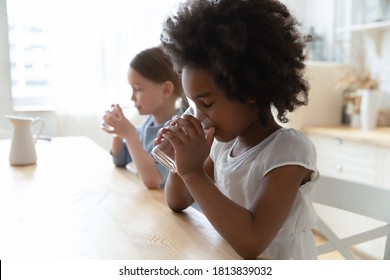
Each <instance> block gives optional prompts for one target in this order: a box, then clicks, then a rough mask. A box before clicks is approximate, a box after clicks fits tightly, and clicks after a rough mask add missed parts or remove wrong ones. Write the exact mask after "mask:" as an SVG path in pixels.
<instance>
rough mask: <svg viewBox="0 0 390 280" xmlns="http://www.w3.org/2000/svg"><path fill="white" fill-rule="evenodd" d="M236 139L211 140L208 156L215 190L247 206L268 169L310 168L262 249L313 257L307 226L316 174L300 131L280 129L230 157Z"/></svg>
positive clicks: (312, 152)
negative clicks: (235, 155)
mask: <svg viewBox="0 0 390 280" xmlns="http://www.w3.org/2000/svg"><path fill="white" fill-rule="evenodd" d="M235 143H236V140H233V141H231V142H228V143H222V142H218V141H216V140H214V142H213V145H212V148H211V152H210V157H211V159H212V160H213V161H214V178H215V183H216V185H217V187H218V189H219V190H220V191H221V192H222V193H223V194H224V195H226V196H227V197H228V198H230V199H231V200H233V201H234V202H236V203H237V204H239V205H241V206H243V207H245V208H247V209H249V207H250V206H251V204H252V201H253V199H254V197H255V196H256V193H257V192H258V191H259V187H260V185H261V181H262V180H263V177H264V176H265V175H266V174H267V173H268V172H270V171H271V170H272V169H274V168H277V167H280V166H285V165H299V166H303V167H305V168H307V169H309V170H313V171H314V172H313V173H312V177H311V181H310V182H308V183H306V184H304V185H302V186H301V187H300V188H299V192H298V194H297V197H296V199H295V202H294V205H293V207H292V209H291V212H290V214H289V216H288V217H287V220H286V221H285V222H284V224H283V225H282V228H281V229H280V231H279V232H278V234H277V235H276V237H275V239H274V240H273V241H272V243H271V244H270V245H269V246H268V248H267V249H266V250H265V251H264V254H265V255H266V256H268V257H270V258H271V259H317V250H316V246H315V242H314V238H313V234H312V232H311V229H312V228H313V227H314V225H315V222H316V214H315V210H314V208H313V205H312V201H313V195H314V183H315V181H317V178H318V176H319V173H318V170H317V167H316V157H317V156H316V150H315V148H314V145H313V144H312V143H311V142H310V140H309V139H308V138H307V137H306V136H305V135H304V134H303V133H301V132H299V131H297V130H295V129H291V128H280V129H278V130H277V131H275V132H274V133H273V134H271V135H270V136H268V137H267V138H266V139H264V140H263V141H262V142H261V143H259V144H257V145H256V146H254V147H253V148H251V149H250V150H248V151H247V152H245V153H243V154H241V155H239V156H237V157H231V156H230V155H231V151H232V148H233V147H234V144H235Z"/></svg>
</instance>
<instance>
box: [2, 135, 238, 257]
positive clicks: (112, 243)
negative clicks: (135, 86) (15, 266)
mask: <svg viewBox="0 0 390 280" xmlns="http://www.w3.org/2000/svg"><path fill="white" fill-rule="evenodd" d="M10 143H11V141H10V140H0V225H1V226H0V259H21V258H28V259H116V260H118V259H138V260H139V259H143V260H144V259H145V260H146V259H203V260H207V259H240V257H239V256H238V255H237V254H236V253H235V252H234V251H233V249H232V248H231V247H230V246H229V245H228V244H227V243H226V242H225V241H224V240H223V239H222V237H221V236H220V235H219V234H218V233H217V232H216V231H215V230H214V228H213V227H212V226H211V224H210V223H209V222H208V220H207V219H206V218H205V217H204V215H203V214H202V213H200V212H198V211H197V210H195V209H193V208H189V209H187V210H186V211H184V212H183V213H181V214H176V213H174V212H172V211H171V210H170V209H169V208H168V207H167V205H166V204H165V200H164V196H163V191H162V190H148V189H147V188H146V187H145V186H143V184H142V182H141V181H140V180H139V178H138V177H137V175H136V174H134V173H133V172H131V171H130V170H129V169H124V168H116V167H114V165H113V164H112V160H111V156H110V155H109V153H108V152H107V151H105V150H104V149H102V148H101V147H99V146H98V145H97V144H96V143H94V142H93V141H92V140H90V139H88V138H85V137H59V138H53V139H52V140H51V141H43V140H39V141H38V143H37V145H36V150H37V156H38V161H37V164H35V165H30V166H24V167H15V166H10V164H9V162H8V155H9V149H10Z"/></svg>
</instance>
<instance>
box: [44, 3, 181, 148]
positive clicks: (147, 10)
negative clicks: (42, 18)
mask: <svg viewBox="0 0 390 280" xmlns="http://www.w3.org/2000/svg"><path fill="white" fill-rule="evenodd" d="M177 2H179V1H178V0H163V1H162V0H158V1H157V0H137V1H135V0H131V1H130V0H66V1H65V0H64V1H48V5H49V7H46V9H48V8H49V9H51V10H52V17H51V18H52V20H53V22H52V26H51V28H50V30H51V31H50V33H51V36H50V38H51V42H50V46H51V48H52V50H51V54H52V68H53V77H52V78H53V85H54V91H55V96H56V103H57V106H56V108H57V109H56V116H57V119H58V125H59V126H58V134H59V135H86V136H89V137H91V138H93V139H94V140H95V141H97V142H98V143H99V144H101V145H102V146H104V147H108V146H109V142H110V141H111V137H110V136H108V135H107V134H106V133H104V132H102V131H101V129H100V121H101V116H102V115H103V113H104V110H105V109H107V108H108V107H109V105H110V104H112V103H114V102H115V103H121V104H123V105H126V106H132V103H131V101H130V95H131V91H130V87H129V85H128V83H127V69H128V65H129V62H130V60H131V59H132V57H133V56H134V55H135V54H136V53H137V52H139V51H141V50H142V49H144V48H148V47H153V46H156V45H158V44H159V42H160V40H159V39H160V38H159V36H160V33H161V23H162V22H163V20H164V18H165V17H166V15H167V14H168V13H171V12H172V11H173V8H174V7H175V4H176V3H177Z"/></svg>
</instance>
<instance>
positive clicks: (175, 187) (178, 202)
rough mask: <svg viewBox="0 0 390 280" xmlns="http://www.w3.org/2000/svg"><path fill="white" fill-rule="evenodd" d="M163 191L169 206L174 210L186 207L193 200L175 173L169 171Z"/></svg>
mask: <svg viewBox="0 0 390 280" xmlns="http://www.w3.org/2000/svg"><path fill="white" fill-rule="evenodd" d="M164 192H165V199H166V201H167V204H168V206H169V208H171V209H172V210H173V211H175V212H179V211H181V210H184V209H186V208H187V207H188V206H190V205H191V204H192V203H193V202H194V199H193V198H192V196H191V194H190V192H189V191H188V189H187V187H186V185H185V184H184V182H183V180H182V179H181V178H180V176H179V175H178V174H177V173H174V172H170V173H169V175H168V178H167V182H166V184H165V188H164Z"/></svg>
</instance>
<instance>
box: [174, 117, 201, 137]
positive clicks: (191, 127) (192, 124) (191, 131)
mask: <svg viewBox="0 0 390 280" xmlns="http://www.w3.org/2000/svg"><path fill="white" fill-rule="evenodd" d="M177 126H178V127H180V128H182V129H184V131H185V132H186V134H188V135H189V136H190V137H196V136H204V131H203V127H202V124H201V123H200V122H199V121H198V120H197V119H196V118H195V117H193V116H189V115H185V116H183V117H182V118H180V119H178V120H177Z"/></svg>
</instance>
